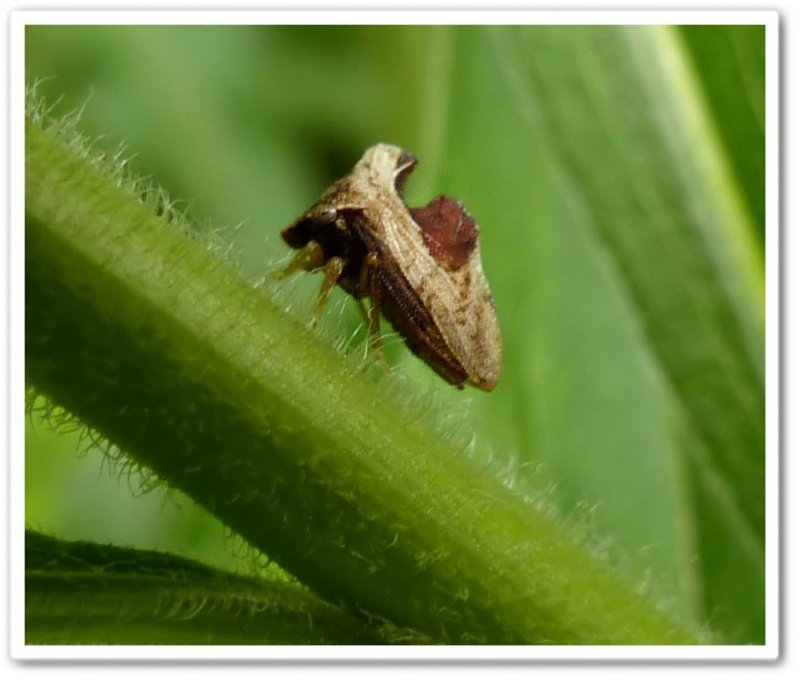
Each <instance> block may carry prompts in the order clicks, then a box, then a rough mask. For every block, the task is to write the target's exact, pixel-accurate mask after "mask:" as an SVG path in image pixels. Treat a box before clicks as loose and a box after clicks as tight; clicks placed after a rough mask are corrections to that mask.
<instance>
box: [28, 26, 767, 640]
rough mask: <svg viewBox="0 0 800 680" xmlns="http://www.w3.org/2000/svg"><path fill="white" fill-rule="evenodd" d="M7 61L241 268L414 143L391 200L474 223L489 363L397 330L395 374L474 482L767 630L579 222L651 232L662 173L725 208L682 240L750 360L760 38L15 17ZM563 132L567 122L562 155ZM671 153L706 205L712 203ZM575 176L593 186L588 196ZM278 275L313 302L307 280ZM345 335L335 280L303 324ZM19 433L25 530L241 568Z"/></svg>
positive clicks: (730, 625) (198, 529)
mask: <svg viewBox="0 0 800 680" xmlns="http://www.w3.org/2000/svg"><path fill="white" fill-rule="evenodd" d="M26 73H27V77H28V80H29V81H34V80H41V84H40V88H41V91H42V92H43V94H44V95H45V97H46V99H47V100H48V101H49V102H50V103H51V104H53V105H54V109H53V110H54V113H55V114H65V113H68V112H71V111H74V110H77V109H80V110H81V111H82V114H81V128H82V130H84V131H85V132H86V133H87V134H89V135H90V136H92V137H96V138H98V139H97V142H96V144H97V147H98V148H100V149H107V150H109V151H113V150H114V149H116V148H117V146H118V144H119V143H124V144H125V147H126V149H127V153H128V155H129V156H130V157H132V160H131V161H130V165H131V167H132V169H133V170H134V171H135V172H136V173H138V174H141V175H144V176H146V177H150V178H152V179H153V180H154V181H156V182H158V183H159V184H161V185H162V186H164V187H165V188H166V189H167V190H168V191H169V193H170V195H171V196H172V197H173V198H175V199H177V200H178V201H179V205H181V206H185V207H186V208H188V210H189V212H190V214H191V215H192V216H195V217H196V218H198V220H199V223H200V225H201V227H202V228H207V229H210V228H214V227H218V226H219V225H230V226H236V227H238V228H237V229H236V230H235V231H233V230H231V231H230V232H223V238H225V239H227V240H232V241H233V244H234V249H235V251H236V252H237V253H238V255H237V257H238V259H239V261H240V262H241V266H242V269H243V271H244V273H245V275H246V276H248V277H250V278H251V279H252V280H253V281H255V280H257V279H258V277H259V276H262V275H263V274H264V272H265V271H267V270H268V269H269V268H270V267H274V266H275V263H276V262H278V261H279V260H281V259H282V258H285V256H286V254H287V248H286V247H285V246H284V245H283V244H282V242H281V240H280V238H279V231H280V229H281V228H282V227H283V226H285V225H287V224H288V223H289V222H291V221H292V220H293V219H294V218H295V217H296V216H297V215H298V214H299V213H300V212H302V211H303V210H304V209H305V208H306V207H307V206H309V205H310V204H311V203H312V202H313V201H314V200H316V198H317V197H318V196H319V194H320V193H321V192H322V190H323V189H325V188H326V187H327V186H328V185H329V184H330V182H331V181H332V180H334V179H336V178H338V177H340V176H342V175H343V174H345V173H346V172H347V171H348V170H349V169H350V168H351V167H352V165H353V164H354V163H355V161H356V160H357V159H358V158H359V156H360V155H361V153H362V152H363V151H364V150H365V149H366V148H367V147H368V146H370V145H372V144H374V143H376V142H378V141H385V142H391V143H394V144H397V145H400V146H403V147H404V148H406V149H408V150H410V151H412V152H413V153H415V154H416V155H417V156H418V158H419V165H418V167H417V170H416V171H415V173H414V174H413V175H412V177H411V179H410V180H409V183H408V185H407V199H408V202H409V204H410V205H418V204H422V203H424V202H427V201H428V200H429V199H430V198H432V197H433V196H435V195H437V194H439V193H447V194H450V195H453V196H456V197H457V198H459V199H460V200H461V201H462V202H463V203H464V204H465V206H466V207H467V209H468V210H469V211H470V212H471V213H472V214H473V215H474V216H475V217H476V219H477V221H478V223H479V224H480V226H481V242H482V251H483V261H484V269H485V270H486V273H487V276H488V278H489V281H490V284H491V286H492V290H493V293H494V295H495V298H496V301H497V309H498V313H499V316H500V321H501V325H502V327H503V335H504V345H505V371H504V375H503V378H502V380H501V382H500V384H499V386H498V388H497V389H496V391H495V392H493V393H491V394H483V393H478V392H477V391H476V390H467V391H466V392H463V393H461V392H456V391H454V390H452V389H451V388H450V387H448V386H447V385H444V384H442V383H441V381H440V380H439V379H438V378H436V377H435V376H433V375H432V372H431V371H430V370H429V369H427V368H426V367H425V366H424V365H422V364H421V363H420V362H419V361H417V360H416V359H414V358H413V357H410V356H409V355H408V353H407V352H405V350H404V349H403V348H402V347H401V346H399V345H397V346H395V347H394V348H393V349H392V361H393V362H394V363H399V364H400V369H399V370H402V371H407V372H408V373H409V374H411V375H412V376H413V377H414V379H415V380H416V381H417V382H418V383H419V384H420V385H421V387H422V390H424V391H427V392H428V393H429V394H430V395H431V396H429V398H430V399H431V404H432V405H435V406H434V407H433V408H439V409H441V410H442V413H443V414H448V415H447V417H448V418H450V419H451V420H452V421H453V422H454V423H455V426H456V427H460V428H461V429H462V430H463V429H465V425H464V422H465V421H468V423H469V427H470V428H473V427H474V432H475V444H474V450H475V452H476V453H475V455H476V456H479V457H480V458H481V460H483V461H484V462H485V464H486V466H487V470H488V471H489V472H490V473H491V474H499V475H502V476H504V478H505V479H506V480H507V481H508V483H509V484H510V485H515V486H516V487H517V488H519V489H520V490H521V492H522V493H525V494H528V495H530V496H532V497H535V498H539V499H541V501H542V503H543V504H544V506H545V507H547V508H549V509H550V510H552V511H554V512H557V513H559V514H560V515H561V516H563V517H567V518H569V519H570V521H571V523H572V525H573V526H574V527H575V528H576V530H577V531H578V532H581V531H582V532H585V534H586V540H587V542H588V544H589V545H590V546H591V548H592V549H597V550H601V551H603V552H606V553H607V554H608V555H609V556H610V558H611V559H612V560H613V561H616V562H618V563H619V564H620V567H621V568H622V569H623V570H624V571H626V572H627V573H629V574H630V575H631V577H632V578H634V579H636V580H637V581H639V582H640V583H641V585H642V588H643V590H645V591H647V592H652V593H653V594H654V595H655V597H656V598H658V599H660V600H661V601H662V602H666V603H667V604H668V605H669V606H672V607H673V608H674V609H676V610H677V611H679V612H680V613H681V614H682V615H684V616H685V617H687V618H691V619H693V620H695V621H696V622H697V623H698V624H701V625H704V624H710V625H711V626H712V627H715V628H719V629H721V630H723V631H724V632H725V633H726V635H727V636H728V638H729V639H731V640H734V641H735V640H745V641H753V640H756V639H758V638H759V635H760V634H761V633H763V610H762V609H761V608H762V607H763V594H762V593H760V592H759V578H760V577H762V576H763V563H762V565H761V572H759V566H758V560H759V555H758V548H755V549H751V548H747V547H742V546H743V545H744V544H745V543H747V540H748V539H745V538H742V537H741V536H740V533H739V530H738V529H737V528H735V527H734V528H730V527H729V528H728V530H729V532H730V533H729V534H725V533H724V531H722V530H721V529H720V528H719V526H718V525H717V524H714V521H712V520H709V519H708V514H709V513H707V512H703V507H704V504H707V503H709V502H711V501H708V498H709V496H708V494H707V492H706V491H704V490H703V488H702V487H703V484H702V483H701V482H698V475H697V472H696V466H695V465H694V464H691V463H687V460H686V455H685V454H686V451H685V448H686V444H685V442H686V435H685V430H686V427H685V423H684V420H683V415H682V410H681V407H680V405H676V399H675V397H674V394H673V393H672V391H671V386H670V385H669V384H668V382H669V381H668V380H667V379H666V378H665V375H664V370H663V367H662V366H661V365H660V358H659V357H658V356H657V355H656V354H655V353H654V351H653V347H652V344H651V342H650V339H651V335H648V334H647V333H645V332H644V330H643V329H644V327H646V326H647V327H648V328H650V329H651V330H650V333H651V334H652V332H653V331H652V323H649V324H648V321H647V320H646V319H643V318H642V316H643V315H642V307H641V304H642V302H641V299H640V298H639V295H638V291H637V289H636V286H633V287H632V286H631V278H630V276H628V277H627V278H626V275H628V274H630V272H627V271H625V269H624V266H621V265H620V260H619V258H618V257H616V255H617V253H616V252H615V251H614V244H613V243H612V244H609V243H608V242H607V241H606V240H604V239H603V238H600V237H599V236H598V232H597V230H596V229H595V227H594V224H593V221H594V220H595V219H598V216H597V213H596V209H598V208H599V209H603V210H606V211H608V215H606V216H607V217H610V218H613V219H615V220H616V221H617V223H619V222H620V216H621V217H622V218H624V226H626V228H629V229H630V230H631V232H632V233H633V232H637V231H641V230H647V229H648V228H649V224H650V222H651V221H652V222H654V223H655V222H656V221H659V220H660V221H661V223H662V225H666V226H665V229H667V230H668V229H669V228H670V224H669V220H670V218H671V212H670V211H672V210H673V209H674V208H675V205H674V203H670V200H668V199H671V197H672V194H670V195H669V196H667V198H666V199H665V198H663V197H662V196H660V194H659V192H660V191H661V190H662V188H663V186H664V185H665V184H667V183H668V181H667V180H669V179H670V177H672V176H675V177H678V178H679V179H681V181H683V182H684V184H682V185H681V186H683V187H684V190H685V196H682V197H681V200H684V198H685V202H686V203H687V205H690V208H691V210H694V211H695V212H696V213H697V214H698V215H699V217H698V221H699V223H701V224H709V223H713V224H712V226H714V228H716V227H718V226H719V225H718V224H717V222H715V219H716V218H715V215H723V216H727V217H730V219H725V220H722V221H721V225H722V226H721V230H720V231H717V232H714V231H713V230H712V231H710V232H709V234H711V236H709V234H706V236H709V238H708V240H707V245H708V252H705V251H704V253H703V255H704V257H708V258H709V259H711V260H713V261H714V262H715V263H716V265H715V266H717V267H718V269H719V270H720V271H723V272H725V279H724V285H725V286H726V290H728V291H729V292H730V295H731V299H733V300H734V302H735V303H736V304H735V305H734V306H735V307H736V308H737V309H738V310H739V312H737V313H740V314H741V319H740V321H741V324H742V327H744V328H745V333H744V335H746V336H747V337H749V338H750V339H751V342H750V349H751V351H752V354H753V356H754V357H755V359H754V361H755V364H756V365H757V366H758V365H759V358H760V357H763V336H762V335H761V334H762V333H763V316H762V315H763V299H762V295H763V247H764V246H763V243H764V184H763V171H764V141H763V139H764V29H763V27H758V26H755V27H753V26H732V27H704V26H697V27H671V28H664V27H660V28H659V27H645V28H642V27H628V28H616V27H425V26H421V27H413V26H410V27H406V26H395V27H378V26H365V27H346V26H342V27H312V26H302V27H299V26H298V27H291V26H284V27H263V26H246V27H237V26H228V27H212V26H203V27H200V26H198V27H195V26H184V27H144V26H141V27H134V26H130V27H112V26H98V27H82V26H72V27H58V26H39V27H29V28H28V29H27V32H26ZM531 83H539V84H540V86H538V87H533V86H532V85H531ZM541 83H544V85H541ZM608 92H612V93H617V96H606V94H604V93H608ZM548 93H549V94H548ZM548 96H552V97H553V100H552V101H553V102H557V104H558V106H560V107H563V109H561V110H560V112H559V109H558V106H555V105H550V106H548V105H543V104H542V102H543V101H544V99H543V98H546V97H548ZM546 103H547V102H545V104H546ZM553 121H555V123H554V122H553ZM676 121H677V123H676ZM560 123H563V124H564V126H565V128H564V129H567V130H573V131H576V130H577V131H579V132H581V133H582V134H583V133H584V132H585V140H587V143H586V145H585V147H584V148H581V149H579V151H578V153H577V156H576V155H574V154H573V155H571V154H570V153H566V152H565V151H564V149H565V148H567V146H568V142H567V141H565V140H564V139H559V138H558V135H557V134H554V131H557V130H558V129H559V124H560ZM676 125H677V127H676ZM576 139H579V137H577V136H576V137H573V138H571V140H576ZM653 139H656V141H653ZM571 140H570V141H571ZM673 140H677V141H674V143H673ZM562 147H563V148H562ZM687 149H688V150H689V152H690V155H696V157H694V156H693V157H692V158H689V159H688V160H687V158H686V157H685V156H684V155H683V153H684V152H685V151H686V150H687ZM567 150H568V151H569V149H567ZM576 157H577V159H578V160H577V161H576V160H575V158H576ZM619 158H622V159H624V160H625V162H626V164H627V165H625V166H624V167H622V166H620V164H618V163H616V162H615V159H619ZM684 163H688V164H689V168H690V171H691V172H698V173H700V175H701V176H702V177H703V178H705V180H707V182H708V187H710V188H711V189H710V192H711V193H714V192H716V193H714V195H713V196H712V195H710V194H709V195H708V203H709V204H713V205H712V207H710V208H709V207H707V206H706V203H705V194H703V193H702V192H703V191H705V189H706V188H708V187H705V185H700V186H697V185H696V183H695V182H694V180H693V177H694V175H692V174H691V172H690V171H687V170H686V169H685V168H684ZM653 168H657V169H658V172H659V173H660V172H662V171H663V173H664V176H665V177H666V179H664V178H662V177H661V176H660V175H659V174H658V173H656V172H654V171H653ZM698 168H699V170H698ZM640 170H641V172H640ZM670 173H672V174H671V175H670ZM581 177H584V178H585V177H590V179H591V178H593V177H597V178H598V181H599V180H600V179H602V180H604V181H605V185H604V186H605V188H604V190H603V195H602V205H598V201H597V200H596V199H593V195H592V194H591V192H589V191H584V186H583V184H582V180H581ZM705 180H704V181H705ZM633 194H635V195H636V196H638V197H639V198H641V199H642V200H641V203H640V204H637V210H636V211H633V210H629V209H628V208H626V206H627V205H628V200H629V197H630V196H631V195H633ZM698 196H699V198H698ZM695 202H697V203H696V204H695ZM648 205H649V206H650V207H651V208H653V210H652V211H651V212H648V210H647V209H646V208H647V206H648ZM642 206H645V207H644V208H643V207H642ZM626 210H628V212H627V213H626ZM704 211H707V212H708V215H707V214H706V212H704ZM709 215H710V217H709ZM601 217H602V216H601ZM706 218H708V219H706ZM632 247H634V248H635V243H634V245H633V246H632ZM671 247H672V244H671V242H670V240H669V238H666V239H665V240H664V242H663V255H664V257H665V258H669V257H670V255H671V252H670V248H671ZM644 255H645V254H643V257H644ZM648 256H650V255H648ZM634 259H635V258H634ZM624 261H625V260H624V259H623V263H624ZM720 263H722V264H720ZM685 274H686V273H685V272H681V271H675V274H674V276H675V282H676V285H677V284H680V285H683V284H684V283H686V281H684V276H685ZM687 281H688V285H691V279H690V277H689V278H687ZM288 285H289V286H290V289H291V291H292V295H296V296H297V298H296V299H297V300H299V301H300V302H298V305H299V306H300V307H301V308H302V306H303V305H307V308H308V309H310V305H311V300H312V297H313V293H314V290H315V289H316V287H317V286H318V285H319V281H318V279H314V277H299V278H298V279H295V280H292V281H291V282H290V283H289V284H288ZM658 285H662V282H659V284H658ZM671 313H674V312H671ZM358 322H359V316H358V314H357V310H356V309H355V305H352V304H350V305H348V304H346V300H345V299H344V296H342V295H341V294H339V295H338V297H336V298H335V299H334V302H333V304H332V305H331V306H330V308H329V311H328V313H327V315H326V320H325V323H326V324H327V325H329V326H330V327H331V328H332V329H334V331H335V333H336V334H340V335H342V336H343V335H345V334H346V333H349V332H350V330H351V329H353V328H355V327H356V325H357V324H358ZM664 323H665V324H672V323H676V324H680V318H679V315H677V316H676V317H675V318H674V319H673V318H666V319H664ZM697 332H698V333H701V332H702V329H698V331H697ZM762 370H763V366H762ZM442 417H443V418H444V417H445V416H444V415H443V416H442ZM721 417H723V418H724V417H725V416H724V414H723V415H722V416H721ZM459 423H461V425H460V426H459ZM26 447H27V448H26V517H27V522H28V524H29V526H32V527H34V528H36V529H39V530H41V531H44V532H48V533H52V534H55V535H57V536H59V537H63V538H84V539H93V540H100V541H113V542H115V543H118V544H124V545H131V546H139V547H144V548H160V549H164V550H170V551H173V552H176V553H180V554H184V555H187V556H191V557H196V558H200V559H202V560H205V561H206V562H209V563H211V564H214V565H218V566H227V567H231V568H236V569H249V568H250V561H249V560H248V559H247V553H248V551H247V549H246V548H244V547H243V546H242V545H241V544H237V543H236V542H235V541H232V540H231V539H229V538H226V537H225V532H224V530H223V528H222V527H221V526H220V525H219V524H218V522H217V521H216V520H215V519H214V518H212V517H209V516H207V514H206V513H204V512H203V511H202V510H201V509H199V508H198V507H196V506H195V505H194V504H193V503H192V502H191V501H190V500H189V499H186V498H184V497H182V496H181V495H180V494H178V493H177V492H169V493H167V492H165V491H163V490H157V491H155V492H152V493H150V494H146V495H141V496H140V495H137V494H136V493H132V491H133V492H135V491H136V490H137V488H138V482H137V478H136V476H135V475H134V476H133V477H131V478H129V476H128V475H127V474H125V471H124V470H121V469H120V468H115V467H114V466H109V465H106V466H103V465H102V460H103V457H102V455H101V453H100V452H99V451H97V450H94V449H91V448H89V449H88V450H87V447H86V446H83V445H79V442H78V435H77V433H71V434H70V433H60V434H55V433H52V432H49V431H48V430H47V428H46V427H45V425H44V424H42V423H41V422H38V421H37V418H36V417H35V415H34V417H32V418H30V419H29V423H28V428H27V444H26ZM79 452H82V453H84V454H85V455H78V453H79ZM712 472H713V470H712ZM740 543H741V544H742V545H740ZM703 546H706V548H708V546H713V547H712V548H710V549H705V550H703V549H702V547H703ZM753 550H755V552H753ZM737 551H749V553H748V554H749V555H750V558H752V559H754V560H755V566H753V565H750V566H741V565H742V562H741V561H740V558H739V557H738V554H739V552H737ZM760 559H762V560H763V553H762V554H761V558H760ZM759 574H760V575H759Z"/></svg>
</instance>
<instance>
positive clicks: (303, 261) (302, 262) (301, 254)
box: [272, 240, 325, 279]
mask: <svg viewBox="0 0 800 680" xmlns="http://www.w3.org/2000/svg"><path fill="white" fill-rule="evenodd" d="M324 263H325V253H324V252H323V251H322V246H320V244H319V243H317V242H316V241H313V240H312V241H309V242H308V243H306V244H305V246H303V247H302V248H301V249H300V250H298V251H297V254H296V255H295V256H294V257H293V258H292V261H291V262H290V263H289V264H287V265H286V266H285V267H284V268H283V269H280V270H278V271H276V272H274V273H273V274H272V276H273V277H274V278H276V279H285V278H286V277H287V276H289V275H290V274H294V273H295V272H297V271H301V270H302V271H307V272H310V271H314V270H315V269H319V268H320V267H321V266H322V265H323V264H324Z"/></svg>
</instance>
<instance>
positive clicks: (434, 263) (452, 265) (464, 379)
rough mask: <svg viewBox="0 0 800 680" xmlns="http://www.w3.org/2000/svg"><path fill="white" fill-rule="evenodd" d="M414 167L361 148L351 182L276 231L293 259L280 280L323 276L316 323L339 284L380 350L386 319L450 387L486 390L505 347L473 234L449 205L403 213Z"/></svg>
mask: <svg viewBox="0 0 800 680" xmlns="http://www.w3.org/2000/svg"><path fill="white" fill-rule="evenodd" d="M416 163H417V159H416V158H415V157H414V156H413V155H411V154H410V153H408V152H406V151H404V150H403V149H400V148H399V147H396V146H392V145H390V144H376V145H375V146H373V147H370V148H369V149H367V151H366V152H365V153H364V155H363V156H362V158H361V160H360V161H359V162H358V163H357V164H356V166H355V168H353V170H352V171H351V172H350V174H349V175H347V176H346V177H344V178H342V179H340V180H339V181H337V182H336V183H334V184H333V185H332V186H331V187H330V188H329V189H328V190H327V191H326V192H325V193H324V194H323V195H322V198H321V199H320V200H319V201H317V203H315V204H314V205H312V206H311V207H310V208H309V209H308V210H306V211H305V212H304V213H303V214H302V215H301V216H300V217H299V218H298V219H297V220H295V222H294V223H292V224H291V225H290V226H289V227H287V228H286V229H284V230H283V231H282V232H281V236H282V237H283V239H284V241H285V242H286V243H287V244H288V245H289V246H291V247H292V248H296V249H298V250H299V252H298V253H297V254H296V255H295V257H294V258H293V260H292V261H291V262H290V263H289V265H288V266H287V267H286V268H285V269H284V270H283V271H282V272H281V273H280V275H281V276H285V275H288V274H291V273H292V272H295V271H301V270H305V271H317V270H322V271H324V273H325V278H324V280H323V282H322V287H321V289H320V293H319V297H318V299H317V304H316V308H315V312H314V314H315V317H318V316H319V315H320V314H321V313H322V310H323V309H324V307H325V304H326V302H327V300H328V297H329V296H330V293H331V290H332V288H333V286H334V285H336V284H338V285H339V286H341V287H342V288H343V289H344V290H345V291H346V292H347V293H349V294H350V295H352V296H353V297H354V298H355V299H356V301H357V302H358V303H359V306H360V307H361V309H362V311H363V312H364V315H365V317H366V319H367V327H368V330H369V334H370V337H371V338H372V340H373V343H374V344H375V346H376V347H377V348H378V349H380V317H381V315H383V316H384V317H385V318H386V319H387V320H388V321H389V322H390V323H391V324H392V326H393V327H394V328H395V330H396V331H397V332H398V333H399V334H400V335H401V336H402V337H403V338H404V340H405V342H406V345H407V346H408V348H409V349H410V350H411V351H412V352H413V353H414V354H416V355H417V356H418V357H419V358H421V359H422V360H423V361H425V362H426V363H427V364H428V365H429V366H430V367H431V368H432V369H433V370H434V371H436V372H437V373H438V374H439V375H440V376H442V377H443V378H444V379H445V380H446V381H447V382H449V383H451V384H453V385H455V386H456V387H458V388H463V386H464V385H465V384H467V383H468V384H470V385H474V386H475V387H479V388H480V389H483V390H491V389H493V388H494V387H495V385H496V384H497V381H498V379H499V377H500V371H501V369H502V363H503V358H502V341H501V338H500V327H499V325H498V322H497V316H496V314H495V308H494V300H493V299H492V295H491V293H490V291H489V285H488V283H487V281H486V278H485V277H484V274H483V268H482V266H481V259H480V247H479V243H478V227H477V225H476V223H475V221H474V220H473V218H472V217H471V216H470V215H469V214H468V213H467V212H466V210H464V208H463V207H462V205H461V204H460V203H459V202H458V201H456V200H455V199H452V198H447V197H445V196H438V197H437V198H434V199H433V200H432V201H431V202H430V203H428V205H426V206H424V207H422V208H408V207H407V206H406V204H405V201H404V199H403V187H404V184H405V181H406V179H407V178H408V175H409V173H410V172H411V171H412V170H413V169H414V166H415V165H416ZM367 297H368V298H369V299H370V309H369V312H367V311H366V310H364V306H363V299H364V298H367Z"/></svg>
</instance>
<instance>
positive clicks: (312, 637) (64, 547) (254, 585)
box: [25, 531, 426, 645]
mask: <svg viewBox="0 0 800 680" xmlns="http://www.w3.org/2000/svg"><path fill="white" fill-rule="evenodd" d="M25 562H26V571H25V638H26V642H27V643H28V644H126V645H151V644H161V645H168V644H173V645H179V644H182V645H185V644H252V645H264V644H292V645H300V644H303V645H313V644H336V645H347V644H376V643H381V644H387V643H389V642H399V641H403V642H415V643H418V644H420V643H424V642H425V641H426V639H425V638H424V637H422V636H420V635H418V634H414V633H409V632H408V631H400V630H397V629H393V628H392V627H391V626H387V625H383V624H379V623H377V622H367V621H365V620H363V619H359V618H356V617H354V616H352V615H351V614H349V613H348V612H346V611H344V610H343V609H341V608H339V607H334V606H333V605H330V604H328V603H326V602H323V601H322V600H320V599H318V598H317V597H315V596H314V595H312V594H311V593H309V592H308V591H307V590H305V589H304V588H302V587H301V586H299V585H297V584H295V583H288V582H286V581H269V580H265V579H257V578H248V577H244V576H237V575H234V574H227V573H224V572H220V571H216V570H214V569H210V568H208V567H205V566H204V565H202V564H199V563H196V562H193V561H191V560H187V559H184V558H181V557H176V556H174V555H168V554H164V553H159V552H154V551H148V550H132V549H129V548H120V547H116V546H105V545H98V544H94V543H87V542H82V541H81V542H78V541H60V540H58V539H55V538H52V537H49V536H44V535H42V534H39V533H36V532H32V531H28V532H26V537H25Z"/></svg>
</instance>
